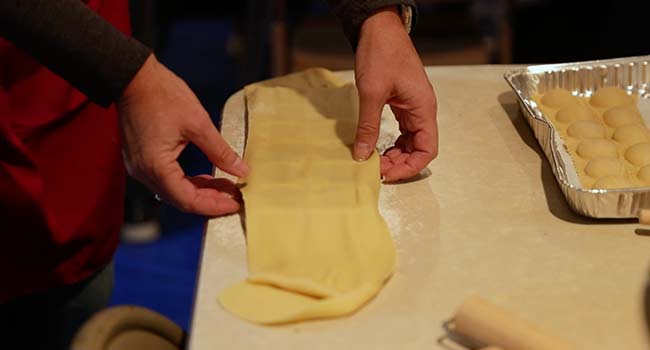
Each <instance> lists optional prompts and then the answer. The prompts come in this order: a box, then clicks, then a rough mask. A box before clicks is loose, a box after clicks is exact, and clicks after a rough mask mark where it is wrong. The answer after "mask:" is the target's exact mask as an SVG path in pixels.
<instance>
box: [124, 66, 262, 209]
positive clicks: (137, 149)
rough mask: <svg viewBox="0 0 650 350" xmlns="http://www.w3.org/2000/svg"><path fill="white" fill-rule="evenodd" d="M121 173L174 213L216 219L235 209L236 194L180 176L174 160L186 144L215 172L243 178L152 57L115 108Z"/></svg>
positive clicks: (193, 102) (204, 178)
mask: <svg viewBox="0 0 650 350" xmlns="http://www.w3.org/2000/svg"><path fill="white" fill-rule="evenodd" d="M117 108H118V113H119V117H120V128H121V132H122V142H123V145H122V147H123V155H124V160H125V162H126V166H127V171H128V172H129V174H130V175H131V176H133V177H134V178H135V179H137V180H139V181H140V182H142V183H143V184H145V185H146V186H147V187H148V188H149V189H150V190H151V191H153V192H154V193H157V194H158V195H159V196H160V197H161V198H162V199H163V200H165V201H168V202H170V203H171V204H172V205H174V206H175V207H177V208H178V209H180V210H182V211H186V212H192V213H196V214H201V215H209V216H218V215H224V214H229V213H234V212H237V211H239V209H240V201H239V200H238V199H239V198H240V194H239V191H238V190H237V188H236V186H235V184H234V183H232V182H231V181H229V180H226V179H215V178H213V177H212V176H210V175H199V176H186V175H185V173H184V172H183V169H182V168H181V166H180V164H179V163H178V160H177V158H178V156H179V155H180V153H181V151H182V150H183V149H184V148H185V146H186V145H187V143H188V142H192V143H193V144H195V145H196V146H198V147H199V149H201V151H202V152H203V153H205V155H206V156H207V157H208V159H209V160H210V161H211V162H212V163H213V164H214V165H215V166H216V167H218V168H219V169H221V170H223V171H225V172H227V173H229V174H231V175H234V176H239V177H244V176H246V175H248V172H249V169H248V166H247V165H246V163H245V162H244V160H243V159H241V158H240V157H239V156H238V155H237V153H235V151H233V150H232V149H231V148H230V146H229V145H228V144H227V143H226V141H225V140H224V139H223V138H222V137H221V135H220V134H219V131H218V130H217V128H216V127H215V126H214V124H213V123H212V121H211V120H210V116H209V115H208V113H207V112H206V111H205V109H204V108H203V107H202V106H201V103H200V102H199V101H198V99H197V98H196V96H194V93H192V91H191V90H190V88H189V87H188V86H187V85H186V84H185V82H184V81H183V80H182V79H180V78H179V77H177V76H176V75H175V74H174V73H172V72H171V71H170V70H168V69H167V68H166V67H165V66H163V65H162V64H160V63H159V62H158V61H157V60H156V58H155V56H154V55H153V54H152V55H151V56H149V58H147V60H146V62H145V63H144V65H143V66H142V68H140V70H139V71H138V73H137V74H136V76H135V77H134V78H133V80H132V81H131V83H130V84H129V85H128V86H127V88H126V89H125V91H124V93H123V95H122V97H121V98H120V100H119V101H118V103H117Z"/></svg>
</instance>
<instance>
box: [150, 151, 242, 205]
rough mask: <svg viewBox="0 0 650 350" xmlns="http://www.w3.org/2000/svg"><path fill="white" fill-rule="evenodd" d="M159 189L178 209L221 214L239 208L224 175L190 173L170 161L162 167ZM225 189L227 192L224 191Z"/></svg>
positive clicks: (158, 181)
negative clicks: (211, 176)
mask: <svg viewBox="0 0 650 350" xmlns="http://www.w3.org/2000/svg"><path fill="white" fill-rule="evenodd" d="M156 180H157V181H156V182H157V186H156V187H157V189H156V190H157V192H158V194H159V195H160V196H161V197H162V198H163V199H164V200H165V201H168V202H170V203H171V204H172V205H174V206H175V207H176V208H178V209H179V210H182V211H185V212H189V213H195V214H199V215H207V216H219V215H225V214H231V213H235V212H237V211H239V209H240V207H241V206H240V204H239V202H237V200H236V199H235V198H233V197H232V196H231V195H229V194H228V191H229V189H228V186H226V185H225V184H224V182H223V180H221V179H215V180H214V181H207V179H205V178H199V179H197V178H196V177H187V176H185V174H184V173H183V170H182V169H181V167H180V165H179V164H178V163H177V162H176V163H173V164H170V165H169V166H168V169H165V170H164V171H159V172H158V176H157V179H156ZM220 190H223V191H224V192H221V191H220Z"/></svg>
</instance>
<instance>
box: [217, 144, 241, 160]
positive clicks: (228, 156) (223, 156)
mask: <svg viewBox="0 0 650 350" xmlns="http://www.w3.org/2000/svg"><path fill="white" fill-rule="evenodd" d="M216 156H217V160H218V161H219V162H220V163H221V164H231V163H234V162H235V159H236V158H237V155H236V154H235V151H233V150H232V149H231V148H230V147H229V146H228V145H227V144H225V143H224V144H221V145H220V147H219V148H218V149H217V150H216Z"/></svg>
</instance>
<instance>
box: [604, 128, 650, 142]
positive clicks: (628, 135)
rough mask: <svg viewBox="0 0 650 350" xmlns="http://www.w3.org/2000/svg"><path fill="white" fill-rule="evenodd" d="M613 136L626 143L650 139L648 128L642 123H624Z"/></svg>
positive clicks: (616, 139)
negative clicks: (649, 137)
mask: <svg viewBox="0 0 650 350" xmlns="http://www.w3.org/2000/svg"><path fill="white" fill-rule="evenodd" d="M612 138H613V139H614V140H615V141H617V142H620V143H622V144H624V145H634V144H637V143H641V142H647V141H648V130H646V128H644V127H643V126H642V125H641V124H628V125H623V126H621V127H619V128H618V129H616V130H615V131H614V135H612Z"/></svg>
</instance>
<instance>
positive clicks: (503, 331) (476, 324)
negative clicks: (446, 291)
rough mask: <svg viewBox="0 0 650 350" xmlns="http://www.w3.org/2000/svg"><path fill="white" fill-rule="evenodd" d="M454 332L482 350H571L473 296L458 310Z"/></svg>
mask: <svg viewBox="0 0 650 350" xmlns="http://www.w3.org/2000/svg"><path fill="white" fill-rule="evenodd" d="M452 329H453V331H454V332H456V333H458V334H460V335H462V336H464V337H467V338H469V339H471V340H473V341H475V342H477V343H479V344H481V345H482V346H487V347H488V348H498V349H503V350H570V349H573V346H572V345H571V344H570V343H568V342H566V341H565V340H563V339H560V338H558V337H556V336H553V335H550V334H548V333H546V332H544V331H542V330H541V329H540V328H538V327H537V326H535V325H533V324H531V323H529V322H527V321H524V320H522V319H520V318H518V317H517V316H515V315H513V314H511V313H509V312H507V311H505V310H503V309H501V308H499V307H497V306H496V305H494V304H492V303H490V302H488V301H487V300H485V299H482V298H480V297H478V296H472V297H469V298H467V299H466V300H465V302H464V303H463V304H462V305H461V306H460V308H458V311H457V312H456V315H455V316H454V320H453V322H452Z"/></svg>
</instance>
